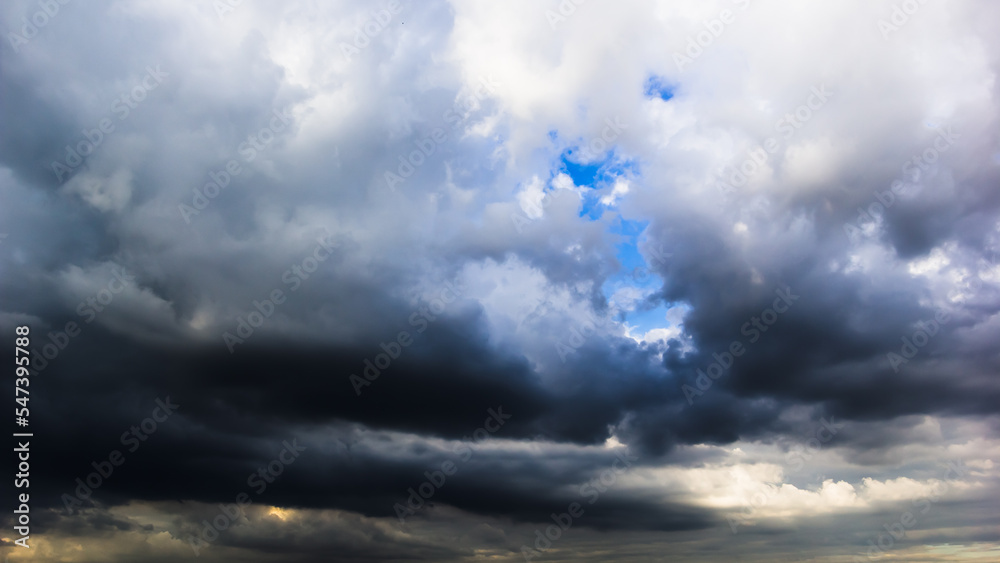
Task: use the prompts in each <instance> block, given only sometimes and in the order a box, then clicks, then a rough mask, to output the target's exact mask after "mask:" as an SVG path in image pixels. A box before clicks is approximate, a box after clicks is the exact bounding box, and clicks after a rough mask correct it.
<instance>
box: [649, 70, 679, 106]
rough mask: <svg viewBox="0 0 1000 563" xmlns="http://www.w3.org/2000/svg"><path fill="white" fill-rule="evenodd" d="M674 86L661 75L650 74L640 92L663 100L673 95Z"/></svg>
mask: <svg viewBox="0 0 1000 563" xmlns="http://www.w3.org/2000/svg"><path fill="white" fill-rule="evenodd" d="M674 91H675V87H674V86H672V85H670V84H669V83H668V82H667V81H666V79H664V78H663V77H662V76H656V75H650V76H649V78H647V79H646V83H645V84H644V85H643V88H642V93H643V95H645V96H647V97H649V98H659V99H661V100H663V101H665V102H667V101H670V99H671V98H673V97H674Z"/></svg>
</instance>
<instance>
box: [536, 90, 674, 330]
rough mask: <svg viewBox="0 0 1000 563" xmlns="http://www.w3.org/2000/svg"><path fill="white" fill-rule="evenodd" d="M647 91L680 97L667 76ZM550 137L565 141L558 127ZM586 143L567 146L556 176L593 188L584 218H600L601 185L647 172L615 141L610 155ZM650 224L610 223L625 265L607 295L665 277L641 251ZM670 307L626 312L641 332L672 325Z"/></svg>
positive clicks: (651, 286) (646, 289) (645, 287)
mask: <svg viewBox="0 0 1000 563" xmlns="http://www.w3.org/2000/svg"><path fill="white" fill-rule="evenodd" d="M643 94H644V95H645V96H647V97H651V98H659V99H660V100H663V101H669V100H670V99H672V98H673V97H674V87H673V86H671V85H670V84H669V83H668V82H666V80H665V79H663V78H662V77H659V76H655V75H650V76H649V78H647V79H646V82H645V83H644V84H643ZM548 136H549V140H550V141H551V142H552V143H553V145H557V146H558V145H559V132H558V131H557V130H551V131H549V133H548ZM584 143H585V141H584V140H582V139H581V140H579V141H578V142H577V143H576V145H573V146H570V147H568V148H565V149H563V151H562V152H561V153H560V155H559V162H558V165H557V166H556V168H555V169H554V170H553V171H552V177H555V175H557V174H559V173H565V174H567V175H568V176H569V177H570V178H571V179H572V180H573V184H574V185H576V186H580V187H583V188H588V189H587V190H585V191H584V192H583V203H582V205H581V208H580V217H585V218H587V219H589V220H591V221H594V220H597V219H599V218H600V217H601V216H602V215H603V213H604V211H605V210H606V209H608V208H607V207H606V206H604V205H601V203H600V197H601V195H600V192H601V191H604V190H600V188H608V187H610V186H612V185H614V183H615V180H616V179H618V178H619V177H622V176H627V177H629V178H632V179H638V178H640V177H641V171H640V170H639V167H638V165H637V163H636V162H635V161H633V160H630V159H625V158H622V157H621V156H620V155H619V154H618V153H617V151H616V149H615V147H614V146H611V147H609V148H608V150H607V151H605V153H604V154H601V155H593V154H588V152H587V149H586V147H585V146H581V145H584ZM564 146H565V145H564ZM595 157H596V158H595ZM550 180H551V178H550ZM648 225H649V222H648V221H636V220H629V219H624V218H622V217H620V216H618V217H616V219H615V220H614V222H613V223H612V224H611V226H610V227H609V232H611V233H614V234H616V235H618V236H619V240H620V242H618V243H617V244H616V245H615V257H616V258H617V259H618V262H619V263H620V264H621V269H620V270H619V271H618V272H616V273H615V274H614V275H612V276H610V277H609V278H608V279H607V280H606V281H605V283H604V285H603V286H602V288H601V289H602V291H603V292H604V294H605V296H607V297H611V296H612V295H613V294H614V292H615V291H617V290H618V289H620V288H622V287H628V286H631V287H636V288H639V289H640V290H642V292H643V293H650V292H651V291H653V290H655V289H657V288H658V287H660V285H661V284H662V281H663V280H662V279H661V278H660V277H659V276H658V275H657V274H655V273H653V270H654V269H655V268H654V267H653V266H652V265H650V264H647V263H646V260H645V258H643V256H642V254H641V253H640V252H639V246H638V243H639V238H640V237H641V236H642V234H643V233H644V232H645V230H646V227H647V226H648ZM666 312H667V306H666V305H665V304H663V303H656V304H649V305H648V306H639V307H636V309H635V310H633V311H630V312H628V313H626V315H625V319H623V320H625V321H627V322H628V323H629V325H631V326H633V327H634V328H635V330H634V333H635V334H644V333H645V332H647V331H649V330H651V329H654V328H663V327H667V326H669V323H668V322H667V321H666V318H665V317H666Z"/></svg>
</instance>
